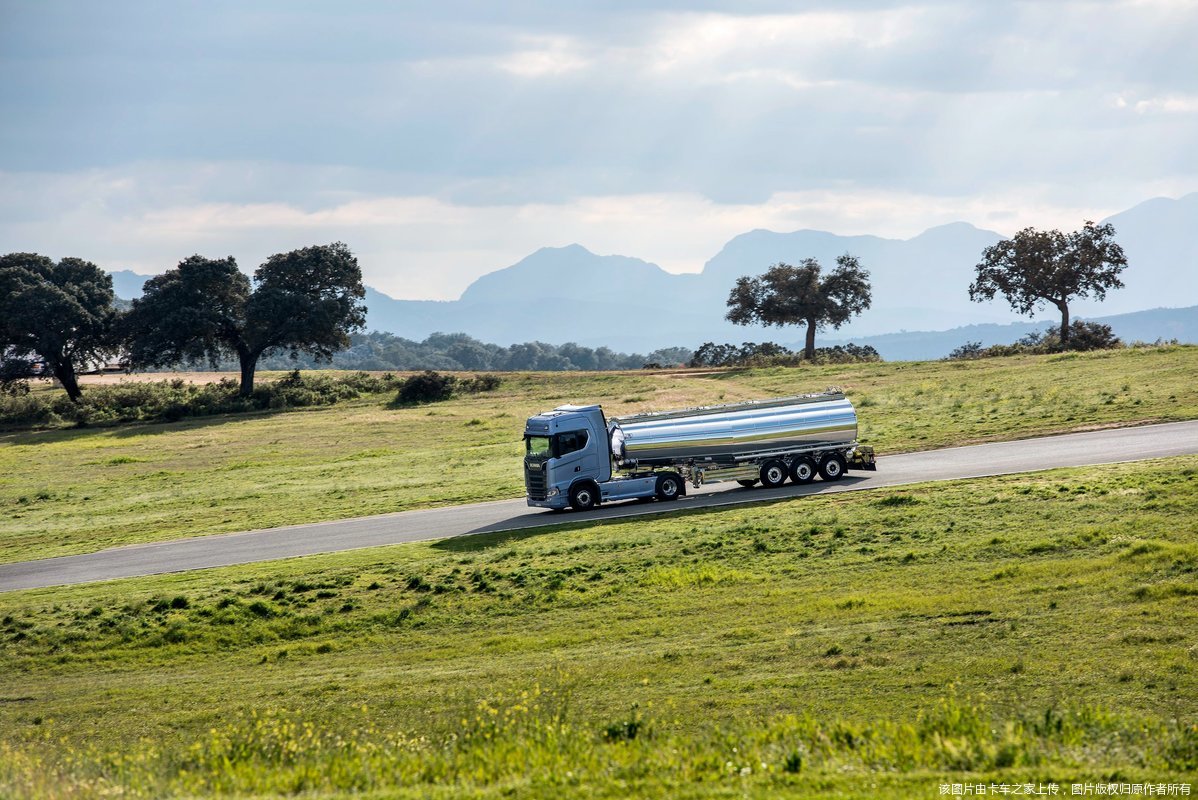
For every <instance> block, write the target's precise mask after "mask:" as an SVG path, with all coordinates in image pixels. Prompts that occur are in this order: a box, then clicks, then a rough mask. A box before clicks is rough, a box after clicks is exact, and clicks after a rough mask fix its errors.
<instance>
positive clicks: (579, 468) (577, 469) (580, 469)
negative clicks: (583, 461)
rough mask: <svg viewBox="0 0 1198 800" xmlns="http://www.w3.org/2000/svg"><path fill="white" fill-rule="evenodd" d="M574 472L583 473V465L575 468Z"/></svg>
mask: <svg viewBox="0 0 1198 800" xmlns="http://www.w3.org/2000/svg"><path fill="white" fill-rule="evenodd" d="M574 471H575V472H582V465H579V466H577V467H575V468H574Z"/></svg>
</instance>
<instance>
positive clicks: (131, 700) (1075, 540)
mask: <svg viewBox="0 0 1198 800" xmlns="http://www.w3.org/2000/svg"><path fill="white" fill-rule="evenodd" d="M1196 598H1198V457H1182V458H1174V459H1168V460H1161V461H1154V462H1141V463H1130V464H1119V465H1109V466H1102V467H1092V468H1086V469H1073V470H1058V471H1052V472H1046V473H1037V474H1034V475H1027V476H1009V477H1001V478H991V479H984V480H977V481H969V482H954V483H938V484H934V485H926V486H916V487H909V488H903V489H900V490H889V491H884V492H883V491H879V492H870V493H850V494H842V495H836V496H825V497H806V498H798V499H793V500H788V501H782V502H776V503H771V504H764V505H758V506H752V507H737V508H732V509H722V510H706V511H703V510H698V511H687V512H674V513H671V514H669V515H666V516H664V517H653V518H649V519H644V520H635V521H629V522H615V523H606V524H593V525H581V526H580V525H577V524H575V525H563V526H560V527H557V528H551V529H537V530H535V531H524V532H509V533H500V534H487V535H481V536H472V537H465V538H460V539H453V540H446V541H442V542H436V543H424V544H414V545H403V546H396V547H390V548H379V549H373V550H367V551H357V552H349V553H341V554H335V555H327V556H319V557H309V558H302V559H293V560H288V561H283V562H273V563H269V564H259V565H251V566H244V567H236V568H222V569H214V570H206V571H202V572H196V573H188V574H184V575H171V576H158V577H152V578H144V579H136V580H127V581H120V582H114V583H109V584H97V585H85V586H76V587H69V588H57V589H47V590H36V591H24V592H15V593H8V594H4V595H0V675H3V676H4V679H3V681H2V683H0V686H2V689H0V694H2V696H0V796H8V795H12V796H15V797H26V796H30V797H90V796H95V795H97V794H99V793H100V792H101V791H110V790H111V791H113V792H114V793H115V792H116V791H117V790H123V791H124V792H125V794H126V796H150V797H160V796H178V795H182V796H194V795H210V794H231V795H253V796H275V795H289V794H295V793H301V792H303V793H310V794H306V795H305V796H317V797H333V796H348V795H350V794H353V793H356V792H365V793H366V794H365V796H369V797H458V796H483V797H499V796H508V795H509V794H513V793H514V794H515V795H516V796H520V797H560V796H563V795H569V796H595V797H621V796H630V795H637V796H668V797H678V796H695V797H732V796H736V797H742V796H749V797H774V796H795V797H808V796H813V795H823V796H846V797H877V796H909V797H921V798H926V797H929V796H937V795H938V786H939V784H940V783H941V782H944V781H948V782H961V781H963V780H968V781H970V782H984V783H989V782H991V781H993V782H999V783H1004V782H1005V783H1012V784H1013V783H1025V782H1029V781H1031V782H1048V781H1056V782H1058V783H1068V782H1070V781H1074V780H1078V781H1081V780H1090V781H1095V780H1102V781H1116V782H1136V781H1138V782H1143V781H1148V780H1151V781H1154V782H1178V781H1193V780H1194V779H1195V777H1196V773H1198V603H1196V602H1195V599H1196ZM1063 793H1064V794H1068V789H1067V788H1066V789H1065V790H1064V791H1063Z"/></svg>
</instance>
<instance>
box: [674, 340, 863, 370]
mask: <svg viewBox="0 0 1198 800" xmlns="http://www.w3.org/2000/svg"><path fill="white" fill-rule="evenodd" d="M881 360H882V356H881V355H879V354H878V351H877V350H875V349H874V348H873V347H871V346H870V345H858V344H853V343H852V342H850V343H848V344H838V345H834V346H833V347H818V348H816V350H815V357H814V358H811V359H807V358H805V357H804V356H803V354H802V353H796V352H794V351H792V350H789V349H787V348H786V347H783V346H782V345H780V344H777V343H775V342H762V343H761V344H757V343H756V342H745V343H743V344H742V345H741V346H740V347H737V346H736V345H733V344H716V343H714V342H704V343H703V344H702V345H700V346H699V349H698V350H696V351H695V354H694V355H693V356H692V357H691V360H690V362H689V363H688V366H691V367H797V366H799V365H800V364H802V363H804V362H807V361H809V362H810V363H812V364H858V363H865V362H875V361H881Z"/></svg>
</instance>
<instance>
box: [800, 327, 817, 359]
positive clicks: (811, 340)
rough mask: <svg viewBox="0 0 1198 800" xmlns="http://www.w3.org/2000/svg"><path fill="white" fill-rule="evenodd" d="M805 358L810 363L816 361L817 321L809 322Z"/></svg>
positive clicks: (804, 351)
mask: <svg viewBox="0 0 1198 800" xmlns="http://www.w3.org/2000/svg"><path fill="white" fill-rule="evenodd" d="M803 358H805V359H807V360H808V361H812V360H814V359H815V320H813V319H809V320H807V346H806V347H804V348H803Z"/></svg>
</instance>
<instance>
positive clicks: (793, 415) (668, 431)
mask: <svg viewBox="0 0 1198 800" xmlns="http://www.w3.org/2000/svg"><path fill="white" fill-rule="evenodd" d="M609 428H610V435H611V445H612V455H613V456H615V458H616V460H617V461H636V462H638V463H642V464H653V463H678V462H685V461H689V460H692V459H706V458H712V459H715V460H734V459H735V458H737V457H744V456H752V455H754V454H755V453H766V452H773V451H790V450H800V449H805V448H809V447H811V448H814V447H819V446H825V445H826V446H835V445H839V444H844V445H846V446H847V445H850V444H852V443H853V442H855V441H856V440H857V412H856V411H855V410H854V409H853V404H852V403H850V402H849V400H848V398H846V397H845V396H844V395H843V394H842V393H840V392H827V393H824V394H812V395H801V396H798V397H784V398H781V399H779V400H762V401H755V400H754V401H748V402H744V403H729V404H727V405H720V406H708V407H704V408H688V409H685V410H682V411H663V412H655V413H648V414H636V415H633V416H628V417H620V418H616V419H612V420H611V422H610V425H609Z"/></svg>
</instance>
